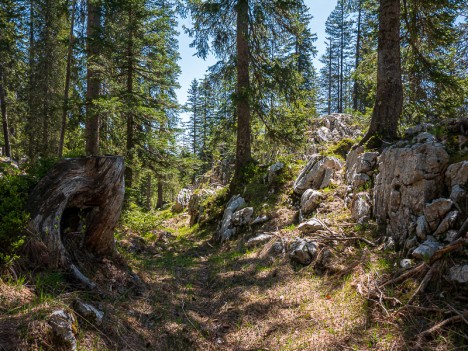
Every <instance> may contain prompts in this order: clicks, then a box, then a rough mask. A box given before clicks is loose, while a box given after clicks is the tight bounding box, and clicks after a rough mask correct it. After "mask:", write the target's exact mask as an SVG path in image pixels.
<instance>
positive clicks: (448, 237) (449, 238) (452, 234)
mask: <svg viewBox="0 0 468 351" xmlns="http://www.w3.org/2000/svg"><path fill="white" fill-rule="evenodd" d="M457 235H458V230H449V231H448V232H447V233H445V239H444V241H445V242H447V243H451V242H453V241H455V238H456V237H457Z"/></svg>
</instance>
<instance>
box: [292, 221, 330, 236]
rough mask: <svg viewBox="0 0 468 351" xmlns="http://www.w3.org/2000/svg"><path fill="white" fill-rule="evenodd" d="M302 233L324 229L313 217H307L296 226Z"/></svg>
mask: <svg viewBox="0 0 468 351" xmlns="http://www.w3.org/2000/svg"><path fill="white" fill-rule="evenodd" d="M297 229H299V231H301V232H302V233H306V234H307V233H314V232H316V231H317V230H322V229H325V228H324V226H323V224H322V223H321V222H320V221H318V220H317V219H315V218H312V219H309V220H308V221H307V222H304V223H301V224H299V226H298V227H297Z"/></svg>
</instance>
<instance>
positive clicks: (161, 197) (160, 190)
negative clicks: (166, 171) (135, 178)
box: [156, 179, 163, 208]
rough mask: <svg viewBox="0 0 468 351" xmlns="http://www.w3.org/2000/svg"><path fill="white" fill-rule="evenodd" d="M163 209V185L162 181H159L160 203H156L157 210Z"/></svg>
mask: <svg viewBox="0 0 468 351" xmlns="http://www.w3.org/2000/svg"><path fill="white" fill-rule="evenodd" d="M162 207H163V183H162V180H161V179H158V202H157V203H156V208H162Z"/></svg>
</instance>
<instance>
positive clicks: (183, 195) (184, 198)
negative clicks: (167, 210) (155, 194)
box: [172, 188, 192, 212]
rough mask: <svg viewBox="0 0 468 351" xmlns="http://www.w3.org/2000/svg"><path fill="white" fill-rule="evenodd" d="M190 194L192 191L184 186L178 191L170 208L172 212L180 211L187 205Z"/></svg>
mask: <svg viewBox="0 0 468 351" xmlns="http://www.w3.org/2000/svg"><path fill="white" fill-rule="evenodd" d="M191 196H192V191H191V190H190V189H187V188H184V189H182V190H181V191H179V193H178V194H177V197H176V201H175V203H174V206H173V207H172V210H173V211H174V212H182V211H183V210H184V209H185V208H187V207H188V205H189V203H190V197H191Z"/></svg>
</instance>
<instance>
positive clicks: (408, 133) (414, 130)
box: [405, 123, 434, 138]
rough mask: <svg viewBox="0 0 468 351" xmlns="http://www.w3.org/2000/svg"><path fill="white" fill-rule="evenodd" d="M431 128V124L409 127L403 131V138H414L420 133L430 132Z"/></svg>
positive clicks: (432, 126)
mask: <svg viewBox="0 0 468 351" xmlns="http://www.w3.org/2000/svg"><path fill="white" fill-rule="evenodd" d="M432 128H434V125H433V124H431V123H421V124H418V125H416V126H414V127H410V128H408V129H406V130H405V137H406V138H412V137H414V136H415V135H418V134H420V133H422V132H427V131H428V130H431V129H432Z"/></svg>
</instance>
